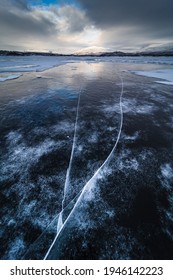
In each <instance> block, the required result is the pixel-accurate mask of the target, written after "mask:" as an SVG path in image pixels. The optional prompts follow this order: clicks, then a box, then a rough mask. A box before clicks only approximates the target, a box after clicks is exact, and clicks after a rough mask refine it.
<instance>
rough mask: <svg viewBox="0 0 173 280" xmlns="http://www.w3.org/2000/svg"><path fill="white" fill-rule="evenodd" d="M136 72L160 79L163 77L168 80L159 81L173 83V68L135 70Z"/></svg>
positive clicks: (167, 83)
mask: <svg viewBox="0 0 173 280" xmlns="http://www.w3.org/2000/svg"><path fill="white" fill-rule="evenodd" d="M133 73H134V74H137V75H141V76H146V77H153V78H158V79H163V80H166V81H157V80H156V82H157V83H161V84H166V85H173V69H162V70H152V71H133Z"/></svg>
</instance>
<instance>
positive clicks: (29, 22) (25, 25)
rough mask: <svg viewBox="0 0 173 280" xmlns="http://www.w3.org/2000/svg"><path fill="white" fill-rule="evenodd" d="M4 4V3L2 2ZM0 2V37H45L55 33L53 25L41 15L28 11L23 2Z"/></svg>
mask: <svg viewBox="0 0 173 280" xmlns="http://www.w3.org/2000/svg"><path fill="white" fill-rule="evenodd" d="M4 2H5V1H4ZM4 2H3V1H2V0H0V4H2V5H1V9H0V35H1V38H2V36H6V37H8V39H9V37H10V36H11V37H13V38H15V36H16V40H17V39H18V36H20V37H22V36H23V37H24V38H27V37H31V36H37V37H41V36H45V35H48V34H50V33H51V32H52V31H55V24H54V23H53V22H52V21H51V20H50V19H48V17H45V16H44V15H43V14H41V13H40V14H39V13H36V12H34V11H32V10H30V9H29V8H28V6H27V2H26V1H24V0H20V1H17V0H7V1H6V2H5V3H4Z"/></svg>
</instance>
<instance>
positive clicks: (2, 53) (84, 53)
mask: <svg viewBox="0 0 173 280" xmlns="http://www.w3.org/2000/svg"><path fill="white" fill-rule="evenodd" d="M101 49H103V48H99V51H98V49H93V48H92V49H90V50H89V49H88V50H85V51H83V50H81V51H79V52H77V53H74V54H58V53H50V52H19V51H6V50H0V56H10V55H11V56H32V55H40V56H97V57H104V56H173V50H171V49H169V50H163V51H143V52H134V53H132V52H121V51H114V52H103V51H101Z"/></svg>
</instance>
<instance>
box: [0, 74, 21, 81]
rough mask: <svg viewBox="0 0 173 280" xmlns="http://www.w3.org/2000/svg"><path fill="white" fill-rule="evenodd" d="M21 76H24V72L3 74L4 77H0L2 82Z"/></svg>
mask: <svg viewBox="0 0 173 280" xmlns="http://www.w3.org/2000/svg"><path fill="white" fill-rule="evenodd" d="M20 76H22V74H17V75H8V76H3V77H0V82H5V81H8V80H15V79H18V78H19V77H20Z"/></svg>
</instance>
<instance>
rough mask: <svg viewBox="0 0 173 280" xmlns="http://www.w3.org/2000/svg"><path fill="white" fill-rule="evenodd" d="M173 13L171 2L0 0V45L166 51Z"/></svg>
mask: <svg viewBox="0 0 173 280" xmlns="http://www.w3.org/2000/svg"><path fill="white" fill-rule="evenodd" d="M172 14H173V1H172V0H35V1H34V0H5V1H4V0H0V49H1V50H19V51H51V52H57V53H64V54H66V53H76V52H80V51H81V50H82V51H83V50H86V51H87V50H93V51H94V50H97V51H145V50H161V49H169V48H173V28H172V26H173V16H172Z"/></svg>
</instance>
